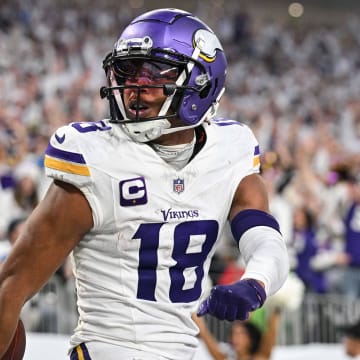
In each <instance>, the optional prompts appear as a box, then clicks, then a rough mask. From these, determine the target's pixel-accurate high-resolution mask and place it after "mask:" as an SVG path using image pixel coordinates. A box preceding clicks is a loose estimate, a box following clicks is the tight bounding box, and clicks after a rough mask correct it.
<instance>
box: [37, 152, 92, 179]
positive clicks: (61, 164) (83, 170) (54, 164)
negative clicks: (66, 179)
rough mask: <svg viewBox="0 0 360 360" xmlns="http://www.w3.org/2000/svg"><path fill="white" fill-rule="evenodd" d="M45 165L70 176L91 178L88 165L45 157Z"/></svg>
mask: <svg viewBox="0 0 360 360" xmlns="http://www.w3.org/2000/svg"><path fill="white" fill-rule="evenodd" d="M44 165H45V166H46V167H48V168H50V169H55V170H60V171H64V172H67V173H70V174H75V175H83V176H90V170H89V168H88V167H87V166H86V165H82V164H74V163H69V162H67V161H62V160H56V159H53V158H50V157H49V156H45V161H44Z"/></svg>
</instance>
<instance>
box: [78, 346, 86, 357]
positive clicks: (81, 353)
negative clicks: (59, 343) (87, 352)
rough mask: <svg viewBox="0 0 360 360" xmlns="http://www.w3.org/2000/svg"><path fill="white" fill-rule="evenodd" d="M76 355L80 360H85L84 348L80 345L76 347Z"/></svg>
mask: <svg viewBox="0 0 360 360" xmlns="http://www.w3.org/2000/svg"><path fill="white" fill-rule="evenodd" d="M76 353H77V356H78V359H79V360H85V356H84V352H83V351H82V348H81V347H80V345H78V346H77V347H76Z"/></svg>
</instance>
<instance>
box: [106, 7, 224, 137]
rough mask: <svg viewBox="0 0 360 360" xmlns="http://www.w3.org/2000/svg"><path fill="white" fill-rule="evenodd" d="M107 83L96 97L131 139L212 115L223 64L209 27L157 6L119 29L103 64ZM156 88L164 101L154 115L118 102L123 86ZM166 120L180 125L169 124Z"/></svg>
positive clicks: (186, 125)
mask: <svg viewBox="0 0 360 360" xmlns="http://www.w3.org/2000/svg"><path fill="white" fill-rule="evenodd" d="M103 67H104V70H105V72H106V76H107V79H108V87H103V88H102V89H101V96H102V97H107V99H108V100H109V103H110V120H111V121H112V122H116V123H120V124H122V125H123V128H124V130H125V131H126V132H127V133H128V134H129V135H130V136H131V137H132V138H133V139H134V140H136V141H140V142H146V141H150V140H153V139H155V138H157V137H159V136H161V135H162V134H167V133H172V132H175V131H179V130H183V129H186V128H191V127H196V126H198V125H199V124H200V123H201V122H203V121H204V120H206V119H210V118H212V117H214V116H215V114H216V109H217V106H218V103H219V100H220V98H221V96H222V94H223V92H224V83H225V77H226V69H227V62H226V57H225V54H224V51H223V48H222V46H221V44H220V41H219V40H218V38H217V37H216V35H215V34H214V33H213V31H212V30H211V29H210V28H209V27H208V26H207V25H206V24H204V23H203V22H202V21H201V20H199V19H198V18H197V17H195V16H194V15H192V14H190V13H188V12H185V11H182V10H177V9H160V10H154V11H150V12H147V13H145V14H143V15H141V16H139V17H137V18H135V19H134V20H133V21H132V22H131V23H130V24H129V25H128V26H127V27H126V28H125V30H124V31H123V33H122V34H121V36H120V38H119V39H118V40H117V42H116V43H115V46H114V49H113V51H112V52H111V53H109V54H108V55H107V56H106V58H105V59H104V62H103ZM139 76H146V77H147V79H150V80H149V81H148V82H147V83H145V84H142V85H139V84H134V83H132V84H130V85H129V83H128V79H129V78H131V77H134V78H135V77H139ZM144 87H146V88H162V90H163V94H164V95H165V96H166V99H165V101H164V103H163V105H162V107H161V109H160V111H159V113H158V115H157V116H156V117H151V118H150V117H145V118H144V117H141V111H140V110H141V104H140V103H139V101H140V100H138V103H137V104H134V105H133V111H135V113H136V115H135V116H129V113H128V111H127V109H125V106H124V98H123V94H124V90H125V89H129V88H133V89H134V91H137V92H138V99H139V98H140V96H139V95H140V92H141V89H143V88H144ZM171 118H178V119H180V121H181V125H178V126H174V125H173V126H172V124H171V122H170V121H169V120H170V119H171Z"/></svg>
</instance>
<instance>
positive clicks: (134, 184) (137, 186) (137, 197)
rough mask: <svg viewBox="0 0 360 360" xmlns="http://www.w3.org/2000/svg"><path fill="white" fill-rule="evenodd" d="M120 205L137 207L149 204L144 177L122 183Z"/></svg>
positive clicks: (120, 185) (120, 184) (120, 186)
mask: <svg viewBox="0 0 360 360" xmlns="http://www.w3.org/2000/svg"><path fill="white" fill-rule="evenodd" d="M119 190H120V205H121V206H136V205H143V204H146V203H147V192H146V185H145V179H144V178H143V177H138V178H133V179H127V180H123V181H120V183H119Z"/></svg>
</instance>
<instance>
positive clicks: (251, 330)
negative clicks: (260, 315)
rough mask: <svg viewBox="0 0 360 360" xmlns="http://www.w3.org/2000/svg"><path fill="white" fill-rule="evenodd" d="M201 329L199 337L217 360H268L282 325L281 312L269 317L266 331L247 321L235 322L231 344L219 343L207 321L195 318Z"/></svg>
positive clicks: (231, 334) (232, 328) (276, 310)
mask: <svg viewBox="0 0 360 360" xmlns="http://www.w3.org/2000/svg"><path fill="white" fill-rule="evenodd" d="M193 319H194V321H195V322H196V324H197V325H198V327H199V330H200V332H199V337H200V339H201V340H202V341H203V342H204V343H205V345H206V348H207V350H208V352H209V353H210V354H211V356H212V357H213V359H215V360H230V359H233V360H249V359H251V360H268V359H270V357H271V353H272V350H273V348H274V346H275V344H276V340H277V335H278V329H279V325H280V320H281V316H280V310H279V309H278V308H274V309H273V311H272V312H271V313H270V314H269V315H268V319H267V322H266V324H265V329H264V330H261V329H260V328H259V326H258V325H256V324H255V323H253V322H251V321H250V320H247V321H235V322H233V324H232V325H231V330H230V336H229V342H219V341H218V340H217V339H216V338H215V336H214V335H213V334H212V333H211V332H210V330H209V329H208V327H207V325H206V321H205V320H204V319H202V318H198V317H197V316H196V315H194V316H193Z"/></svg>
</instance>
